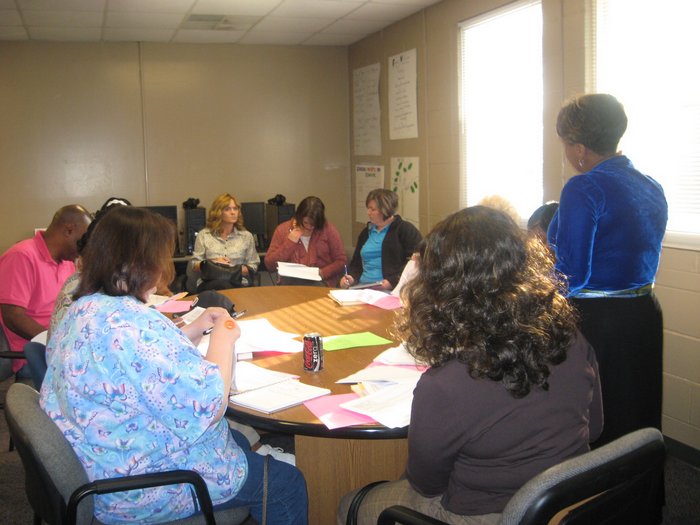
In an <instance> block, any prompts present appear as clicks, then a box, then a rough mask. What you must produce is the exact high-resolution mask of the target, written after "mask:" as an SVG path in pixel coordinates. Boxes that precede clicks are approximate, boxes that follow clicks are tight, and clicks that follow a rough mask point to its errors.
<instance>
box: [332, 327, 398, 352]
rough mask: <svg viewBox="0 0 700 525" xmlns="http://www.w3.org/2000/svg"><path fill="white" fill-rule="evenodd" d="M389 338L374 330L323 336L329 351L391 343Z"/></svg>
mask: <svg viewBox="0 0 700 525" xmlns="http://www.w3.org/2000/svg"><path fill="white" fill-rule="evenodd" d="M389 343H391V341H390V340H389V339H384V338H383V337H380V336H378V335H377V334H373V333H372V332H356V333H354V334H343V335H330V336H328V337H324V338H323V349H324V350H328V351H329V352H331V351H333V350H342V349H344V348H355V347H358V346H375V345H385V344H389Z"/></svg>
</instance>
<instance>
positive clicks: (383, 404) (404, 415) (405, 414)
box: [340, 383, 415, 428]
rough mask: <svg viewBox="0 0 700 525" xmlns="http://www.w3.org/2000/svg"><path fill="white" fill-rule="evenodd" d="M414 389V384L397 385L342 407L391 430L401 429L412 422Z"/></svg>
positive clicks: (344, 404)
mask: <svg viewBox="0 0 700 525" xmlns="http://www.w3.org/2000/svg"><path fill="white" fill-rule="evenodd" d="M414 388H415V384H412V383H397V384H394V385H391V386H387V387H386V388H382V389H381V390H379V391H377V392H375V393H374V394H370V395H368V396H364V397H358V398H357V399H355V400H352V401H348V402H346V403H342V404H341V405H340V406H341V407H342V408H345V409H347V410H352V411H353V412H358V413H360V414H364V415H366V416H369V417H371V418H373V419H375V420H376V421H378V422H379V423H381V424H382V425H384V426H387V427H389V428H401V427H405V426H406V425H408V424H409V423H410V422H411V404H412V403H413V389H414Z"/></svg>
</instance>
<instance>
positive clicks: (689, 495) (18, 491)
mask: <svg viewBox="0 0 700 525" xmlns="http://www.w3.org/2000/svg"><path fill="white" fill-rule="evenodd" d="M11 384H12V381H11V380H8V381H4V382H2V383H0V402H4V400H5V393H6V391H7V389H8V388H9V386H10V385H11ZM0 412H2V411H1V410H0ZM269 437H270V439H269V441H270V444H272V445H277V446H279V445H281V446H283V447H284V448H288V446H289V444H288V443H276V442H275V441H274V439H272V436H269ZM263 441H265V439H263ZM8 443H9V435H8V432H7V423H6V422H5V415H4V412H3V413H2V414H0V477H1V479H0V524H1V525H14V524H18V525H19V524H27V525H30V524H31V523H32V519H33V514H32V511H31V508H30V507H29V504H28V503H27V498H26V497H25V495H24V469H23V468H22V462H21V461H20V459H19V456H18V455H17V452H16V451H15V452H9V451H8ZM666 502H667V505H666V509H665V510H664V521H663V525H700V469H698V468H696V467H694V466H692V465H690V464H688V463H685V462H683V461H681V460H679V459H677V458H674V457H669V458H668V459H667V460H666ZM622 525H625V524H622Z"/></svg>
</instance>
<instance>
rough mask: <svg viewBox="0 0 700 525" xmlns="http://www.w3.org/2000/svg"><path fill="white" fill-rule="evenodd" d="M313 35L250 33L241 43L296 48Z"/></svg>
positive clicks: (281, 32)
mask: <svg viewBox="0 0 700 525" xmlns="http://www.w3.org/2000/svg"><path fill="white" fill-rule="evenodd" d="M310 36H311V33H286V32H283V31H276V32H274V33H263V32H259V33H254V32H253V31H249V32H248V33H247V34H246V35H245V36H244V37H243V38H242V39H241V40H240V41H239V43H240V44H269V45H279V46H296V45H298V44H301V43H302V42H303V41H304V40H306V39H307V38H309V37H310Z"/></svg>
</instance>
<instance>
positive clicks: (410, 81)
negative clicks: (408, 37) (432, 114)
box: [389, 49, 418, 140]
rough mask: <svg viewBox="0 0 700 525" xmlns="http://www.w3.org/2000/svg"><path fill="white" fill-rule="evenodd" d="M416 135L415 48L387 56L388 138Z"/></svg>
mask: <svg viewBox="0 0 700 525" xmlns="http://www.w3.org/2000/svg"><path fill="white" fill-rule="evenodd" d="M416 137H418V109H417V105H416V50H415V49H411V50H410V51H405V52H403V53H399V54H398V55H394V56H392V57H389V138H390V139H391V140H395V139H413V138H416Z"/></svg>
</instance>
